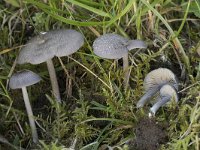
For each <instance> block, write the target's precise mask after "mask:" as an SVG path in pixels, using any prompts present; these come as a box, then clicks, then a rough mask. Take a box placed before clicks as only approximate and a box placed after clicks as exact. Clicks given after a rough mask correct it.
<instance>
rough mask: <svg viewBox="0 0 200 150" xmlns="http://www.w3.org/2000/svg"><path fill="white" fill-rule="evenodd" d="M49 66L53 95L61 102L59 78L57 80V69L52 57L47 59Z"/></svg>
mask: <svg viewBox="0 0 200 150" xmlns="http://www.w3.org/2000/svg"><path fill="white" fill-rule="evenodd" d="M47 68H48V71H49V76H50V80H51V86H52V91H53V95H54V96H55V98H56V100H57V101H58V102H59V103H60V102H61V97H60V91H59V86H58V80H57V77H56V71H55V68H54V65H53V62H52V60H51V59H48V60H47Z"/></svg>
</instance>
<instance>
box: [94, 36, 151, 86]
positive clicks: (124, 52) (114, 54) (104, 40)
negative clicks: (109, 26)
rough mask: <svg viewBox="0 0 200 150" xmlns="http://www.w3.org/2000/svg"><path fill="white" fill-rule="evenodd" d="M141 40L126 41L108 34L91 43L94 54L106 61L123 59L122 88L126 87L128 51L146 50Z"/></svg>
mask: <svg viewBox="0 0 200 150" xmlns="http://www.w3.org/2000/svg"><path fill="white" fill-rule="evenodd" d="M146 47H147V46H146V44H145V43H144V42H143V41H141V40H128V39H126V38H124V37H122V36H120V35H118V34H114V33H108V34H104V35H102V36H100V37H98V38H97V39H96V40H95V41H94V43H93V49H94V53H95V54H96V55H97V56H100V57H102V58H107V59H120V58H123V70H124V86H125V87H127V86H128V80H129V77H128V76H129V72H128V67H129V65H128V51H130V50H132V49H135V48H146Z"/></svg>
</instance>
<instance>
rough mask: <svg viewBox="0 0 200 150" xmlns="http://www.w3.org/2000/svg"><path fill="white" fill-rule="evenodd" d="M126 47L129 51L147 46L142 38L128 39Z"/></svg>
mask: <svg viewBox="0 0 200 150" xmlns="http://www.w3.org/2000/svg"><path fill="white" fill-rule="evenodd" d="M126 47H127V49H128V50H129V51H130V50H132V49H135V48H147V45H146V44H145V42H144V41H142V40H129V41H128V43H127V46H126Z"/></svg>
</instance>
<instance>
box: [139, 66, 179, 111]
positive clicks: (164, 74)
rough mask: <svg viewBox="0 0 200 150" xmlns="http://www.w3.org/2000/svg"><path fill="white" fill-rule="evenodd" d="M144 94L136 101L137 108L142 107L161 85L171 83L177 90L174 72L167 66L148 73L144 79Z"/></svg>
mask: <svg viewBox="0 0 200 150" xmlns="http://www.w3.org/2000/svg"><path fill="white" fill-rule="evenodd" d="M143 84H144V89H145V94H144V95H143V96H142V98H141V99H140V100H139V101H138V103H137V108H140V107H143V106H144V104H145V103H146V102H147V101H148V100H150V99H151V98H152V97H153V96H154V95H155V94H156V93H157V92H159V91H160V89H161V88H162V86H163V85H166V84H168V85H171V86H172V87H173V88H174V89H176V90H178V81H177V78H176V76H175V75H174V73H173V72H172V71H171V70H169V69H167V68H158V69H155V70H153V71H151V72H150V73H148V74H147V76H146V77H145V79H144V83H143Z"/></svg>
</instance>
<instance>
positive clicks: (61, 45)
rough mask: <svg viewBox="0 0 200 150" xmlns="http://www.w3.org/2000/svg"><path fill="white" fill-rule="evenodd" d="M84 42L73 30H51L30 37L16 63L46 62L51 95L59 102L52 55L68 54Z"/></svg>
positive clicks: (79, 34) (80, 35)
mask: <svg viewBox="0 0 200 150" xmlns="http://www.w3.org/2000/svg"><path fill="white" fill-rule="evenodd" d="M83 44H84V38H83V35H82V34H81V33H79V32H77V31H75V30H66V29H60V30H53V31H49V32H46V33H44V34H41V35H38V36H35V37H34V38H32V39H31V40H30V41H29V42H28V43H27V44H26V45H25V46H24V47H23V48H22V49H21V51H20V53H19V56H18V59H17V63H18V64H24V63H31V64H40V63H42V62H45V61H46V63H47V68H48V71H49V75H50V80H51V85H52V91H53V95H54V96H55V98H56V100H57V101H58V102H61V97H60V92H59V86H58V81H57V77H56V72H55V68H54V65H53V62H52V58H53V57H54V56H58V57H62V56H68V55H71V54H73V53H74V52H76V51H77V50H78V49H79V48H80V47H81V46H82V45H83Z"/></svg>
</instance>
